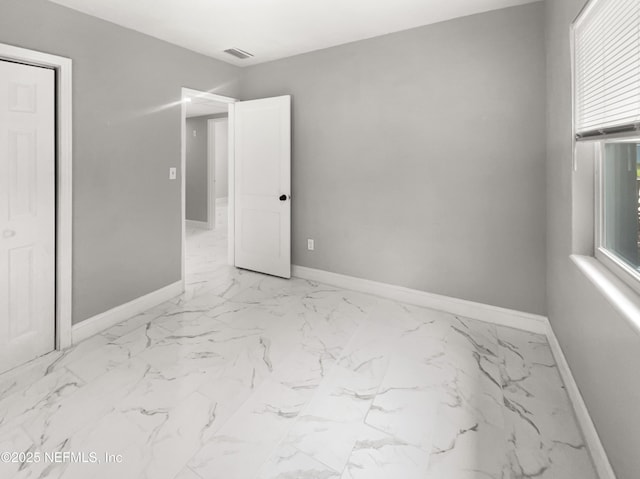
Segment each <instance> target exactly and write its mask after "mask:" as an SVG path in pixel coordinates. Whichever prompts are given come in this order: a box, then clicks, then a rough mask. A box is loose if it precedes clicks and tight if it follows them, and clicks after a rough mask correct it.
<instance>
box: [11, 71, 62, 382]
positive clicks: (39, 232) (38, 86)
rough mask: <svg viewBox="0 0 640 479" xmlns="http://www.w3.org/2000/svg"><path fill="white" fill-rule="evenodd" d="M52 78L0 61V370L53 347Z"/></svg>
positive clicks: (53, 119) (53, 115)
mask: <svg viewBox="0 0 640 479" xmlns="http://www.w3.org/2000/svg"><path fill="white" fill-rule="evenodd" d="M54 128H55V107H54V72H53V70H48V69H45V68H39V67H32V66H27V65H21V64H17V63H10V62H5V61H0V372H3V371H6V370H8V369H11V368H13V367H15V366H17V365H19V364H22V363H24V362H27V361H29V360H31V359H33V358H36V357H38V356H40V355H42V354H45V353H47V352H49V351H51V350H53V349H54V345H55V276H54V275H55V140H54V134H55V133H54Z"/></svg>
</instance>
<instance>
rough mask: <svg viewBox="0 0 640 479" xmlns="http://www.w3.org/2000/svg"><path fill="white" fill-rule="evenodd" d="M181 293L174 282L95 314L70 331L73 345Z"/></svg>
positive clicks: (180, 282)
mask: <svg viewBox="0 0 640 479" xmlns="http://www.w3.org/2000/svg"><path fill="white" fill-rule="evenodd" d="M183 291H184V289H183V288H182V281H176V282H175V283H172V284H170V285H168V286H165V287H163V288H160V289H158V290H156V291H152V292H151V293H149V294H145V295H144V296H140V297H139V298H136V299H134V300H132V301H129V302H128V303H125V304H121V305H120V306H116V307H115V308H112V309H110V310H109V311H105V312H104V313H100V314H97V315H95V316H93V317H91V318H89V319H86V320H84V321H82V322H80V323H78V324H75V325H74V326H73V330H72V337H73V342H74V344H75V343H77V342H79V341H82V340H84V339H87V338H89V337H91V336H93V335H94V334H98V333H100V332H102V331H104V330H105V329H108V328H110V327H111V326H114V325H116V324H118V323H121V322H122V321H125V320H127V319H129V318H132V317H133V316H135V315H137V314H140V313H143V312H145V311H147V310H148V309H150V308H153V307H154V306H157V305H158V304H161V303H164V302H165V301H168V300H170V299H171V298H175V297H176V296H178V295H180V294H182V292H183Z"/></svg>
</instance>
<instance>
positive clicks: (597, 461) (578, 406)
mask: <svg viewBox="0 0 640 479" xmlns="http://www.w3.org/2000/svg"><path fill="white" fill-rule="evenodd" d="M546 336H547V341H548V342H549V347H550V348H551V352H552V353H553V357H554V359H555V361H556V365H557V366H558V371H559V372H560V376H561V377H562V382H564V385H565V388H566V390H567V394H568V395H569V400H570V401H571V405H572V406H573V412H574V413H575V415H576V419H577V420H578V424H579V425H580V429H581V430H582V435H583V436H584V440H585V443H586V445H587V449H588V450H589V454H590V455H591V459H592V461H593V465H594V466H595V468H596V472H597V474H598V477H599V478H600V479H616V475H615V473H614V472H613V468H612V467H611V464H610V463H609V458H608V457H607V453H606V451H605V449H604V446H603V445H602V442H601V441H600V436H598V431H597V430H596V427H595V425H594V424H593V421H592V420H591V416H590V415H589V410H588V409H587V405H586V404H585V403H584V399H582V394H580V389H578V385H577V384H576V381H575V379H574V378H573V374H571V369H570V368H569V363H567V359H566V358H565V357H564V353H563V352H562V348H561V347H560V343H559V342H558V338H556V335H555V333H554V332H553V328H552V327H551V324H550V323H549V324H548V325H547V333H546Z"/></svg>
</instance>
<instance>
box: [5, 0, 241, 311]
mask: <svg viewBox="0 0 640 479" xmlns="http://www.w3.org/2000/svg"><path fill="white" fill-rule="evenodd" d="M0 42H2V43H8V44H13V45H18V46H21V47H25V48H31V49H34V50H40V51H44V52H48V53H52V54H56V55H61V56H65V57H69V58H71V59H73V61H74V64H73V102H74V103H73V115H74V116H73V119H74V125H73V149H74V164H73V188H74V198H73V220H74V225H73V240H74V252H73V274H74V277H73V322H74V323H77V322H79V321H82V320H84V319H86V318H88V317H91V316H93V315H95V314H98V313H101V312H103V311H105V310H108V309H110V308H113V307H115V306H118V305H120V304H123V303H125V302H127V301H130V300H132V299H134V298H137V297H139V296H141V295H144V294H146V293H149V292H151V291H154V290H156V289H158V288H161V287H163V286H165V285H168V284H171V283H173V282H175V281H178V280H179V279H180V257H181V249H180V242H181V234H180V178H178V179H177V180H176V181H169V179H168V178H169V167H179V166H180V108H179V106H178V101H179V100H180V94H181V93H180V88H181V87H183V86H184V87H190V88H195V89H199V90H211V91H212V92H214V93H220V94H223V95H228V96H237V85H236V79H237V76H238V73H237V72H238V69H237V68H236V67H233V66H230V65H227V64H225V63H222V62H218V61H216V60H212V59H210V58H207V57H205V56H202V55H199V54H196V53H193V52H190V51H187V50H185V49H182V48H179V47H176V46H173V45H170V44H168V43H165V42H162V41H160V40H157V39H154V38H151V37H149V36H146V35H142V34H139V33H136V32H133V31H131V30H127V29H124V28H121V27H118V26H116V25H114V24H111V23H108V22H105V21H102V20H98V19H96V18H93V17H89V16H87V15H83V14H81V13H78V12H75V11H73V10H70V9H66V8H64V7H61V6H58V5H55V4H52V3H49V2H47V1H45V0H3V1H2V2H0Z"/></svg>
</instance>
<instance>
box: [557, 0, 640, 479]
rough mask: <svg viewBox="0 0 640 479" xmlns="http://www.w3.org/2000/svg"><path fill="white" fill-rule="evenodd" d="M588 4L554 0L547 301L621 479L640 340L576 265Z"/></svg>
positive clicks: (634, 448) (626, 469) (634, 428)
mask: <svg viewBox="0 0 640 479" xmlns="http://www.w3.org/2000/svg"><path fill="white" fill-rule="evenodd" d="M585 3H586V2H585V0H547V1H546V2H545V9H546V15H545V16H546V36H547V90H548V96H547V111H548V113H547V216H548V222H547V226H548V230H547V249H548V254H547V296H548V308H549V312H548V313H549V319H550V320H551V323H552V325H553V329H554V331H555V333H556V335H557V336H558V340H559V341H560V344H561V346H562V349H563V351H564V354H565V355H566V357H567V361H568V362H569V365H570V367H571V371H572V372H573V375H574V377H575V379H576V382H577V383H578V387H579V388H580V391H581V393H582V396H583V397H584V400H585V402H586V404H587V407H588V409H589V413H590V414H591V417H592V419H593V421H594V423H595V425H596V428H597V430H598V433H599V435H600V438H601V439H602V441H603V443H604V446H605V449H606V450H607V454H608V456H609V459H610V461H611V463H612V466H613V468H614V469H615V472H616V475H617V477H618V479H636V478H637V477H638V473H639V471H640V455H639V454H638V445H640V408H639V407H638V404H640V381H639V380H638V365H639V364H640V337H639V336H638V334H637V333H636V332H635V331H634V330H633V329H632V328H631V326H630V325H629V324H628V322H627V321H626V320H625V319H624V318H623V317H621V316H620V314H619V313H617V312H616V310H614V308H613V307H612V306H611V305H610V304H609V303H608V302H607V301H606V300H605V299H604V298H603V296H602V295H601V294H600V293H599V292H598V290H597V289H596V288H595V287H594V286H593V284H592V283H591V282H590V281H589V280H588V279H587V278H586V277H585V276H584V275H583V274H582V273H581V272H580V271H579V270H578V269H577V267H576V266H575V265H574V264H573V262H572V261H571V260H570V259H569V255H570V254H571V243H572V242H571V224H572V212H571V183H572V182H571V176H572V172H571V159H572V158H571V157H572V140H571V134H572V132H571V69H570V65H571V56H570V50H569V26H570V24H571V22H572V21H573V19H574V18H575V17H576V16H577V15H578V12H579V11H580V9H581V8H582V7H583V5H584V4H585Z"/></svg>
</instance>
